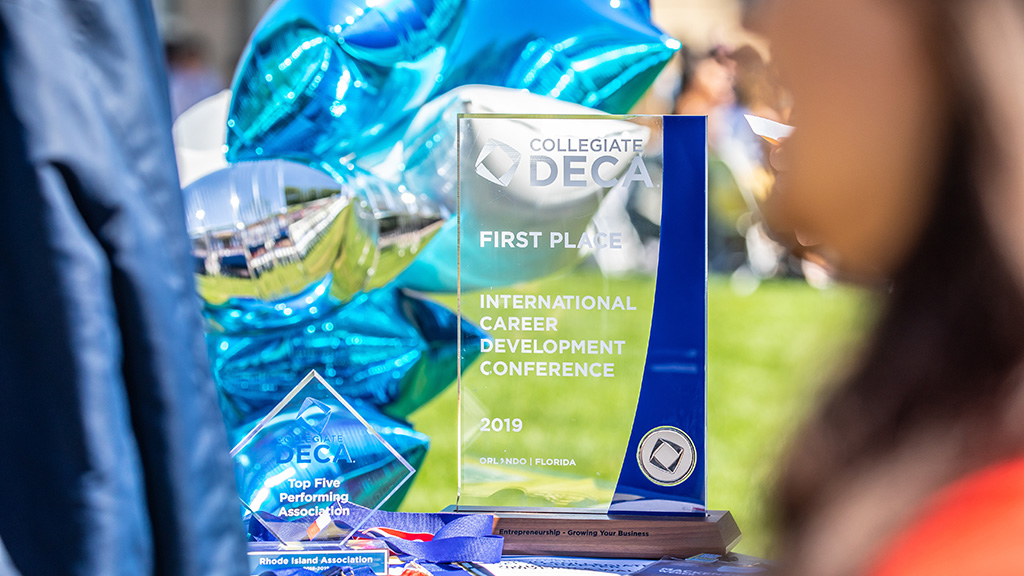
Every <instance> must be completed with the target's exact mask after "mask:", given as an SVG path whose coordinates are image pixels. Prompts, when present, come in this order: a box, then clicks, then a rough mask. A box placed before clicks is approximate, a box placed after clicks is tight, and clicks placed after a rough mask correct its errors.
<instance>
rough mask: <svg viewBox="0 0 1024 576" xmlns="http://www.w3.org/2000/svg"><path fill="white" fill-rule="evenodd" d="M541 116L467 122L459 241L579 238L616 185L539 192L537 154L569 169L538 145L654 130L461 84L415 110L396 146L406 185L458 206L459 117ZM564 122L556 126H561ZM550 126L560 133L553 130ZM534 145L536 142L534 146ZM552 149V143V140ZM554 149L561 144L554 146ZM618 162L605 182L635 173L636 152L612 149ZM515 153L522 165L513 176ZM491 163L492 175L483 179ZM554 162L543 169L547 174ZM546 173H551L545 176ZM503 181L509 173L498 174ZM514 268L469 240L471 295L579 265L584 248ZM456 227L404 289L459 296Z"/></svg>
mask: <svg viewBox="0 0 1024 576" xmlns="http://www.w3.org/2000/svg"><path fill="white" fill-rule="evenodd" d="M460 113H466V114H494V113H502V114H513V115H536V116H537V118H533V119H531V118H517V119H500V120H499V119H486V120H480V119H474V120H468V121H465V120H464V122H465V123H464V124H463V126H464V127H465V129H464V131H463V133H462V158H461V165H462V170H463V178H462V190H461V192H460V194H461V212H462V214H461V215H462V226H463V230H462V235H463V238H464V239H467V238H468V239H473V238H477V237H478V236H479V233H480V232H481V231H501V230H505V231H508V230H514V231H523V230H528V231H534V232H540V233H541V234H542V235H543V237H545V238H547V237H548V236H549V234H550V233H551V232H559V233H565V234H569V235H570V236H572V237H574V238H578V237H579V236H580V234H581V233H582V232H583V231H585V230H586V229H587V227H588V226H589V225H590V224H591V219H592V218H593V216H594V214H595V213H596V212H597V210H598V208H599V206H600V204H601V201H602V199H603V198H604V197H605V195H606V194H607V193H608V191H609V190H610V189H611V188H612V185H611V184H609V185H602V184H600V183H596V182H594V181H588V183H587V184H586V185H583V186H571V187H570V186H558V185H554V186H550V187H538V186H535V185H534V184H533V183H531V181H530V173H531V171H532V170H533V169H534V168H532V167H531V166H530V162H531V161H532V160H533V158H534V156H544V160H543V161H544V162H551V163H553V164H554V165H556V166H562V165H563V164H564V160H565V158H566V156H569V155H572V154H574V153H573V152H570V151H566V150H561V151H560V150H550V151H545V150H534V147H535V144H536V142H543V141H554V140H557V138H558V137H560V136H561V137H564V136H565V135H569V134H571V135H573V137H574V138H580V139H586V140H601V141H605V140H620V141H622V140H629V141H640V142H641V147H642V146H644V145H646V143H647V140H648V136H649V130H648V128H647V127H645V126H642V125H639V124H634V123H631V122H627V121H624V120H618V119H614V118H613V117H611V116H609V117H608V119H602V118H601V115H600V113H597V112H595V111H594V110H592V109H590V108H587V107H585V106H580V105H577V104H571V103H568V102H562V101H559V100H556V99H554V98H549V97H544V96H537V95H535V94H530V93H527V92H523V91H521V90H512V89H508V88H498V87H493V86H464V87H461V88H457V89H455V90H452V91H451V92H449V93H447V94H445V95H444V96H441V97H440V98H438V99H436V100H434V101H432V102H430V104H428V105H427V106H425V107H424V108H423V110H422V111H421V112H420V113H419V114H417V116H416V118H415V119H414V120H413V122H412V123H411V125H410V128H409V130H408V131H407V132H406V134H405V136H404V137H403V139H402V141H401V143H400V144H399V145H398V146H397V148H396V150H399V151H400V155H401V158H402V162H401V164H400V166H399V167H400V168H401V172H400V176H392V177H400V178H401V179H402V181H403V182H404V183H405V185H406V186H407V187H415V188H416V189H420V190H429V191H430V193H431V194H432V195H433V196H434V197H435V200H436V201H437V202H438V203H439V204H442V205H444V206H445V207H446V208H448V209H452V210H454V208H455V204H456V181H457V179H456V171H457V169H458V165H459V158H458V153H457V146H456V137H457V134H456V125H457V124H456V119H457V116H458V114H460ZM545 115H585V116H588V117H589V118H588V119H576V120H559V121H554V120H551V119H545V118H543V116H545ZM555 122H557V123H555ZM553 128H555V129H556V130H555V131H553ZM535 141H536V142H535ZM549 143H550V142H549ZM553 147H554V146H553ZM604 155H606V156H608V157H609V158H611V159H612V161H609V163H608V164H607V165H606V166H604V167H602V174H603V178H604V179H606V182H611V181H616V180H618V179H619V178H620V177H622V176H623V174H624V173H625V172H626V171H627V170H629V169H630V168H631V159H632V157H633V156H635V155H636V154H635V152H627V151H624V150H619V151H608V152H605V153H604ZM512 157H514V158H515V159H517V160H518V162H517V163H516V164H517V168H513V169H512V172H509V173H507V174H506V171H507V170H508V169H509V164H510V163H511V160H512V159H513V158H512ZM481 166H482V167H483V168H488V167H490V172H489V173H490V174H492V177H491V179H488V178H485V177H480V176H479V173H480V172H479V170H477V168H480V167H481ZM548 169H549V168H548V165H547V164H545V166H543V167H541V168H540V170H541V171H542V172H544V171H546V170H548ZM545 174H546V172H545ZM496 175H501V176H507V177H508V178H507V181H505V182H504V183H501V181H504V180H505V179H504V178H498V177H497V176H496ZM518 254H519V255H518V256H517V257H518V258H520V260H519V261H517V263H516V265H511V263H509V265H507V266H493V265H492V264H491V263H493V262H495V261H499V260H500V259H501V258H502V253H501V252H498V251H495V250H493V249H488V248H481V247H480V246H479V245H478V244H475V243H474V242H466V241H464V242H463V244H462V252H461V257H462V287H463V289H468V290H471V289H474V288H482V287H488V286H496V285H499V286H500V285H510V284H516V283H519V282H524V281H528V280H533V279H536V278H542V277H545V276H549V275H552V274H555V273H558V272H561V271H564V270H567V269H569V268H571V267H572V266H574V265H576V264H577V263H578V262H579V260H580V257H581V256H582V255H583V254H584V252H583V251H572V250H565V249H562V248H557V249H543V248H542V249H538V250H532V251H525V252H520V253H518ZM457 261H458V230H457V226H456V222H455V221H454V220H451V221H449V222H448V223H446V224H445V227H444V228H443V229H442V231H441V232H440V233H439V234H438V235H437V236H436V237H435V238H434V239H433V240H432V241H431V243H430V244H429V245H428V246H427V248H426V250H424V252H423V253H422V254H421V255H420V256H419V258H417V259H416V261H415V262H413V263H412V264H411V265H410V266H409V268H408V269H407V270H406V271H405V273H403V274H402V275H401V276H400V277H399V280H398V281H399V283H400V284H401V285H403V286H407V287H411V288H415V289H418V290H424V291H448V292H450V291H454V290H455V289H456V286H457V279H458V272H459V271H458V270H457V265H456V263H457Z"/></svg>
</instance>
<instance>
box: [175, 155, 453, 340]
mask: <svg viewBox="0 0 1024 576" xmlns="http://www.w3.org/2000/svg"><path fill="white" fill-rule="evenodd" d="M183 192H184V196H185V206H186V210H187V219H188V230H189V235H190V236H191V240H192V256H193V259H194V269H195V273H196V285H197V288H198V291H199V295H200V296H201V297H202V299H203V302H204V305H205V312H206V317H207V320H208V323H209V330H211V331H214V332H226V333H248V332H259V331H263V330H267V329H269V328H274V327H277V326H293V325H298V324H302V323H304V322H307V321H310V320H315V319H316V318H319V317H320V316H323V315H325V314H330V313H332V312H333V311H334V310H335V309H336V308H338V307H339V306H341V305H343V304H344V303H346V302H348V301H350V300H351V299H352V298H354V297H356V296H357V295H359V294H363V293H365V292H369V291H371V290H374V289H376V288H379V287H381V286H384V285H386V284H388V283H389V282H391V281H392V280H393V279H394V278H395V277H396V276H397V275H398V274H399V273H401V272H402V271H403V270H404V269H405V267H406V266H407V265H408V264H409V263H410V262H412V260H413V259H414V258H415V256H416V254H417V253H418V252H419V251H420V250H421V249H422V248H423V247H424V246H425V245H426V243H427V242H428V240H429V239H430V238H431V237H432V236H433V235H434V234H435V233H436V231H437V230H438V228H440V226H441V225H442V223H443V221H444V219H445V218H446V217H447V214H448V212H447V211H446V210H445V209H444V208H443V207H441V206H439V205H437V203H436V202H434V201H433V200H431V199H430V198H429V197H427V196H425V195H422V194H420V195H417V194H414V193H412V192H410V191H409V190H407V189H406V188H405V187H404V186H403V185H401V184H388V183H386V182H383V181H382V180H380V179H379V178H376V177H374V176H372V175H369V174H366V173H364V172H362V171H359V170H358V169H352V170H349V171H347V172H344V173H335V178H331V177H330V176H328V175H326V174H324V173H322V172H320V171H317V170H314V169H312V168H310V167H308V166H304V165H302V164H297V163H293V162H287V161H284V160H262V161H256V162H240V163H237V164H233V165H230V166H228V167H227V168H224V169H222V170H219V171H217V172H214V173H213V174H209V175H207V176H205V177H203V178H200V179H199V180H197V181H195V182H193V183H192V184H190V185H188V186H187V187H185V189H184V191H183Z"/></svg>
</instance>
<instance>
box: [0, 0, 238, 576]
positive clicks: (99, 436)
mask: <svg viewBox="0 0 1024 576" xmlns="http://www.w3.org/2000/svg"><path fill="white" fill-rule="evenodd" d="M0 78H2V85H0V541H2V543H0V575H4V576H6V575H7V574H15V573H17V572H20V573H22V574H24V575H26V576H27V575H30V574H41V575H46V576H60V575H65V574H68V575H82V576H85V575H89V576H105V575H122V574H123V575H129V574H130V575H133V576H139V575H148V574H159V575H167V576H172V575H173V576H220V575H225V576H229V575H230V576H234V575H241V574H246V573H247V572H246V571H245V558H244V542H243V538H244V535H243V534H242V532H241V522H240V509H239V506H238V500H237V496H236V493H235V489H234V483H233V479H232V471H231V464H230V461H229V459H228V456H227V451H228V447H227V439H226V433H225V430H224V426H223V424H222V423H221V419H220V415H219V412H218V409H217V406H216V397H215V396H216V393H215V390H214V387H213V384H212V383H211V380H210V377H209V372H208V371H209V368H208V366H207V364H206V360H205V355H204V347H203V342H202V332H201V323H200V316H199V308H198V302H197V298H196V296H195V294H194V290H193V285H192V279H191V269H190V265H189V252H188V245H187V236H186V232H185V218H184V215H183V211H182V210H183V209H182V202H181V195H180V190H179V186H178V180H177V172H176V168H175V163H174V153H173V148H172V144H171V139H170V111H169V104H168V96H167V90H166V83H165V79H164V61H163V56H162V52H161V50H160V46H159V42H158V38H157V33H156V30H155V26H154V24H153V13H152V7H151V5H150V2H149V0H0ZM5 548H6V555H5V554H4V552H3V550H4V549H5ZM5 556H6V558H5ZM12 565H13V566H12ZM15 570H17V572H15Z"/></svg>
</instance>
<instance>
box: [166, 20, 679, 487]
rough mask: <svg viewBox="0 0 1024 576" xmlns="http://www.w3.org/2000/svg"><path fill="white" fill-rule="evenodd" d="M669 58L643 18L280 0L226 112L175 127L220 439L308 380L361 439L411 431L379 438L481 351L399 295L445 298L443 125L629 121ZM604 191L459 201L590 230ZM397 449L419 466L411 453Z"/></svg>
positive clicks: (448, 191) (448, 201) (474, 335)
mask: <svg viewBox="0 0 1024 576" xmlns="http://www.w3.org/2000/svg"><path fill="white" fill-rule="evenodd" d="M679 47H680V45H679V43H678V42H677V41H676V40H674V39H672V38H670V37H668V36H666V35H665V34H664V33H662V32H661V31H659V30H658V29H657V28H656V27H654V26H653V25H652V24H651V22H650V13H649V9H648V7H647V2H646V0H565V1H562V2H550V1H548V0H520V1H518V2H494V1H491V0H278V1H277V2H276V3H275V4H274V5H273V6H272V7H271V8H270V10H269V11H268V12H267V14H266V16H265V17H264V18H263V20H262V21H261V23H260V24H259V25H258V26H257V28H256V30H255V32H254V33H253V37H252V39H251V40H250V42H249V45H248V47H247V48H246V50H245V52H244V54H243V55H242V58H241V61H240V64H239V67H238V70H237V72H236V76H235V79H234V81H233V86H232V88H233V91H232V94H231V95H230V104H228V100H227V98H228V97H229V96H228V95H218V96H217V97H214V98H213V99H210V101H209V102H204V103H201V104H199V105H197V107H196V109H195V110H194V111H192V112H191V113H186V115H185V116H183V117H182V119H181V121H180V122H179V124H178V125H177V126H176V128H175V132H176V134H175V136H176V140H177V143H178V159H179V164H180V170H181V174H182V177H183V183H184V184H187V186H186V188H185V190H184V194H185V202H186V208H187V212H188V225H189V231H190V235H191V237H192V246H193V258H194V270H195V273H196V278H197V285H198V290H199V294H200V296H201V297H202V300H203V303H204V311H205V316H206V319H207V327H208V330H207V331H208V338H207V341H208V346H209V352H210V358H211V363H212V367H213V374H214V378H215V381H216V383H217V385H218V387H219V389H220V392H221V399H222V408H223V411H224V415H225V419H226V421H227V422H228V424H229V426H230V428H231V429H232V430H233V431H234V432H235V433H237V432H238V431H244V430H245V429H246V428H247V427H252V426H253V425H254V423H255V422H256V421H259V420H260V419H261V418H262V417H263V416H264V415H265V414H266V413H267V411H268V410H269V409H270V408H271V407H272V406H274V405H275V404H276V403H277V402H278V401H280V400H281V398H282V397H283V396H284V395H285V394H287V392H288V390H289V389H290V387H291V386H294V385H295V383H297V382H298V381H299V380H300V379H301V378H302V376H303V375H305V374H306V373H307V372H308V371H309V370H311V369H316V370H318V371H320V372H322V373H323V374H324V375H325V376H326V377H327V378H328V379H329V380H332V381H333V382H334V384H336V385H337V387H338V389H339V391H340V392H341V393H342V394H343V395H344V396H345V397H347V398H350V399H354V400H358V401H361V402H363V403H365V404H366V408H365V409H363V410H361V411H364V410H365V411H369V413H370V416H368V417H367V418H368V419H369V420H371V421H374V422H375V426H376V423H378V422H379V425H380V426H381V427H387V428H389V429H391V430H399V429H401V428H403V427H405V426H406V425H405V424H402V423H401V422H397V421H393V420H391V419H390V418H397V419H404V418H405V417H407V416H408V414H409V413H410V412H412V411H413V410H415V409H416V408H417V407H419V406H421V405H422V404H423V403H425V402H427V401H428V400H429V399H430V398H432V397H433V396H435V395H436V394H437V393H438V392H440V391H441V390H443V389H444V388H445V387H446V386H448V385H449V384H450V383H451V382H452V381H453V380H454V377H455V374H456V370H457V368H456V366H457V359H458V356H459V354H460V353H461V354H463V355H464V357H469V358H471V357H472V356H473V355H474V354H475V353H476V352H478V351H479V346H478V345H477V346H474V343H475V341H476V340H475V339H479V338H480V337H482V333H481V332H480V331H479V329H477V328H476V327H474V326H472V325H470V324H468V323H466V322H463V323H462V325H461V331H462V333H463V341H462V349H461V350H460V349H459V343H458V341H457V339H456V334H457V332H458V330H459V329H460V326H459V322H460V321H459V319H458V318H457V316H456V315H455V314H454V313H453V312H451V311H450V310H448V309H447V308H444V307H443V306H440V305H438V304H436V303H433V302H431V301H429V300H426V299H424V298H423V297H421V296H418V295H416V294H415V293H413V292H410V291H409V289H410V288H413V289H417V290H423V291H437V292H450V291H453V290H454V289H455V287H456V284H455V278H456V275H457V270H456V258H455V254H456V244H457V238H456V236H455V226H454V219H453V216H454V214H455V211H456V202H455V176H456V175H455V171H456V164H457V160H458V159H457V158H456V145H455V140H456V134H455V132H456V122H455V118H456V115H457V114H458V113H460V112H505V113H544V114H572V113H583V114H594V113H595V109H596V110H597V111H604V112H613V113H621V112H625V111H627V110H628V108H629V107H630V106H631V105H632V104H634V103H635V101H636V100H637V99H638V98H639V97H640V96H641V95H642V93H643V92H644V90H646V88H647V87H648V86H649V84H650V83H651V82H652V81H653V80H654V77H655V76H656V75H657V73H658V72H659V71H660V69H661V68H662V67H663V66H664V65H665V63H666V62H667V61H668V59H669V58H670V57H671V55H672V54H673V53H674V52H675V51H676V50H677V49H678V48H679ZM473 84H482V85H486V86H471V85H473ZM627 126H628V125H627ZM601 129H604V130H607V131H608V134H621V133H623V131H625V130H629V128H627V127H625V126H623V123H616V122H609V123H608V124H606V125H603V127H602V128H601ZM524 130H527V131H529V130H531V126H529V124H528V123H527V124H526V125H525V126H524ZM641 136H642V137H646V134H643V135H641ZM606 192H607V189H604V188H600V187H598V188H594V189H591V190H587V191H585V193H583V194H579V193H573V194H571V195H570V194H564V195H563V196H557V195H556V196H553V197H548V198H546V199H545V202H543V203H540V202H534V201H532V200H531V197H530V194H531V191H529V190H527V189H526V187H525V186H523V185H520V184H519V183H517V182H516V181H512V182H510V183H509V184H508V185H507V186H506V187H505V189H504V190H503V196H507V197H509V198H512V199H513V200H514V201H515V202H516V205H515V210H514V211H503V212H500V213H494V212H493V211H487V210H484V209H482V208H480V207H482V206H485V205H486V202H485V200H486V198H487V197H488V195H493V194H494V190H493V189H485V188H483V187H479V188H472V187H470V188H466V189H463V190H462V198H463V201H464V202H463V206H464V210H463V217H464V219H465V221H467V222H471V223H474V224H473V225H477V226H483V225H485V224H487V223H488V221H489V220H495V219H500V220H501V222H502V224H503V225H504V226H519V227H522V226H523V225H525V223H526V222H529V223H530V224H531V226H543V225H544V222H546V221H547V220H549V219H551V218H553V217H556V216H557V217H558V218H559V220H562V221H564V220H565V219H566V217H567V216H571V218H572V219H573V220H574V221H578V222H581V223H582V224H581V225H583V226H585V225H586V223H587V222H589V220H590V218H591V217H592V216H593V215H594V213H595V212H596V211H597V208H598V207H599V205H600V202H601V199H602V198H603V196H604V194H605V193H606ZM474 206H475V207H476V208H474ZM524 220H525V221H526V222H523V221H524ZM467 257H469V258H473V257H474V256H473V254H472V253H470V254H468V255H467V254H466V253H464V254H463V258H467ZM477 257H486V255H484V254H480V255H477ZM577 261H578V258H574V257H573V255H572V254H570V255H569V257H568V258H567V257H566V256H565V254H564V251H563V252H562V253H554V252H552V253H549V254H548V255H547V256H544V257H543V259H542V260H540V261H538V262H535V263H533V265H532V266H530V267H519V268H517V269H510V270H508V271H507V272H506V273H502V274H498V275H495V276H493V277H486V278H477V279H473V278H464V280H465V281H467V282H469V283H470V285H472V284H473V283H474V282H475V283H476V284H477V285H480V286H483V285H495V284H515V283H518V282H523V281H526V280H531V279H534V278H537V277H542V276H546V275H550V274H553V273H556V272H558V271H560V270H564V269H567V268H569V267H571V266H574V265H575V264H576V262H577ZM464 365H468V363H466V364H464ZM364 413H365V412H364ZM396 433H397V434H398V436H403V434H404V437H407V438H417V437H419V436H421V435H419V436H417V433H415V432H414V431H412V430H410V429H408V428H406V429H405V433H402V432H401V430H399V431H398V432H396ZM406 444H408V446H404V445H403V446H404V448H402V450H403V453H404V454H405V455H407V456H408V457H409V458H408V459H409V461H410V462H414V461H415V462H418V461H420V460H422V457H423V454H425V441H424V442H423V443H420V444H417V443H416V442H412V443H406ZM250 481H251V482H255V483H256V484H259V483H260V480H259V479H250V480H246V482H250ZM243 484H244V483H243Z"/></svg>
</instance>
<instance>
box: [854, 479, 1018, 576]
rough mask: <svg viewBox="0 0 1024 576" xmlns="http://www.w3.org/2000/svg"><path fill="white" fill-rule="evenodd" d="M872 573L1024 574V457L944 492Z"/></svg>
mask: <svg viewBox="0 0 1024 576" xmlns="http://www.w3.org/2000/svg"><path fill="white" fill-rule="evenodd" d="M868 574H869V576H954V575H955V576H996V575H999V576H1004V575H1024V459H1019V460H1014V461H1011V462H1006V463H1002V464H998V465H995V466H992V467H990V468H986V469H984V470H982V471H980V472H978V473H976V474H973V475H971V476H968V477H966V478H964V479H962V480H959V481H957V482H956V483H954V484H952V485H951V486H949V487H948V488H946V489H944V490H943V491H941V492H940V493H939V494H938V495H937V496H936V497H935V498H934V499H933V500H932V501H931V503H930V504H929V505H928V506H927V507H926V509H925V510H924V512H923V514H922V516H921V517H920V518H919V519H918V520H917V521H916V522H915V523H914V524H912V525H911V526H910V527H909V528H908V529H907V530H905V531H904V532H903V533H902V534H901V535H900V536H899V537H898V538H896V539H895V540H894V541H893V542H892V544H891V545H890V546H889V547H888V548H887V549H886V550H885V551H884V552H883V553H882V555H881V556H880V558H879V561H878V562H877V563H876V564H875V565H874V567H873V569H871V570H869V571H868Z"/></svg>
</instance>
